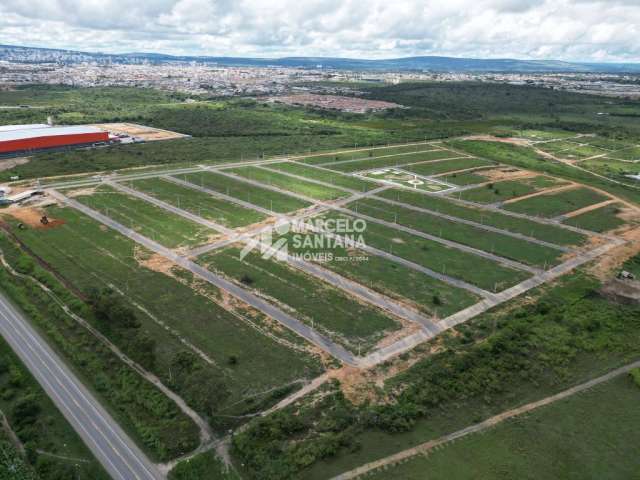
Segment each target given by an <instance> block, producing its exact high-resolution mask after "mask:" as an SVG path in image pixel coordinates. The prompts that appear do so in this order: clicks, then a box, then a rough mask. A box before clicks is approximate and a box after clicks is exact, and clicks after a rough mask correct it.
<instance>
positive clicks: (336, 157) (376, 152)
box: [299, 144, 437, 165]
mask: <svg viewBox="0 0 640 480" xmlns="http://www.w3.org/2000/svg"><path fill="white" fill-rule="evenodd" d="M435 149H437V147H435V146H433V145H428V144H417V145H407V146H400V147H384V148H372V149H370V150H352V151H347V152H342V153H328V154H326V155H314V156H310V157H305V158H302V159H300V160H299V161H300V162H303V163H311V164H315V165H317V164H321V163H329V162H340V161H343V160H367V159H371V158H376V157H384V156H388V155H400V154H403V153H417V152H426V151H431V150H435Z"/></svg>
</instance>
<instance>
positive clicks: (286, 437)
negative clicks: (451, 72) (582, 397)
mask: <svg viewBox="0 0 640 480" xmlns="http://www.w3.org/2000/svg"><path fill="white" fill-rule="evenodd" d="M597 289H598V283H597V282H596V281H594V280H593V279H591V278H589V277H586V276H584V275H583V274H575V275H573V276H572V277H570V278H568V279H566V280H565V281H564V282H562V284H561V285H558V286H557V287H556V288H554V289H549V290H548V291H546V289H545V291H544V293H542V295H541V297H540V298H539V299H538V301H537V302H535V303H528V304H523V305H521V306H520V307H518V308H516V309H515V310H514V309H509V308H504V309H503V311H502V312H497V313H494V314H485V315H483V316H481V317H479V318H478V319H476V320H475V321H473V322H472V323H471V324H468V325H465V326H462V327H459V328H458V332H459V334H458V335H447V336H446V341H445V342H446V346H447V347H448V348H447V349H446V350H444V351H442V352H441V353H437V354H435V355H431V356H429V357H427V358H425V359H424V360H420V361H419V362H418V363H417V364H415V365H414V366H413V367H412V368H410V369H409V370H407V371H406V372H404V373H402V374H400V375H398V376H396V377H394V378H393V379H392V380H391V381H390V382H388V383H387V385H385V394H386V395H389V396H390V397H391V400H387V401H386V402H383V403H381V404H363V405H360V406H355V405H353V404H351V403H350V402H349V401H347V400H345V399H344V397H343V396H342V395H341V394H340V393H339V392H336V393H334V394H333V395H328V396H325V397H324V398H323V399H322V400H320V401H318V403H316V404H315V405H313V406H311V407H307V408H305V407H303V408H302V409H301V410H300V411H299V412H298V415H295V416H294V415H291V413H292V410H291V409H289V410H285V411H282V412H280V413H278V414H276V415H272V416H270V417H267V418H263V419H259V420H256V421H254V423H253V424H252V425H251V428H249V429H248V430H246V431H244V432H242V433H240V434H237V435H236V436H235V437H234V452H235V455H236V456H237V457H238V459H239V460H240V462H242V463H243V464H244V465H245V467H246V471H247V473H248V474H249V475H250V476H251V477H252V478H273V479H276V478H290V477H292V476H302V477H304V478H326V477H327V476H329V475H333V474H337V473H339V472H340V471H341V470H343V469H346V468H350V467H353V466H355V465H356V464H360V463H363V462H364V461H367V460H373V459H375V458H379V457H380V456H382V455H385V454H390V453H394V452H395V451H397V450H398V449H400V448H401V447H408V446H412V445H413V444H415V443H418V442H417V439H418V438H419V439H420V441H425V440H428V439H429V438H435V436H439V435H442V434H445V433H449V432H450V431H453V430H455V429H457V428H461V427H463V426H466V425H467V424H469V423H471V422H473V421H478V420H480V419H482V418H484V417H486V416H489V415H490V414H494V413H497V412H499V411H501V410H503V409H504V408H506V407H508V406H513V405H514V404H520V403H525V401H526V400H527V399H535V398H539V397H540V396H542V395H544V394H545V393H551V392H553V391H557V390H559V389H561V387H562V386H565V385H566V384H567V383H573V382H576V381H578V379H579V378H581V377H584V376H585V375H587V376H590V375H593V374H595V373H596V372H597V371H602V370H606V369H607V368H610V367H611V366H613V365H617V364H618V363H619V362H620V361H624V360H623V359H626V360H627V361H628V360H630V359H633V358H637V357H638V356H639V355H640V350H639V349H638V345H637V342H635V341H634V340H633V339H634V338H637V334H638V332H639V331H640V314H639V312H638V310H637V309H635V308H631V307H626V306H621V305H616V304H612V303H609V302H608V301H607V300H605V299H604V298H602V297H600V296H599V295H598V293H597ZM294 439H295V440H294ZM338 454H340V459H339V460H332V459H333V458H334V457H335V456H336V455H338ZM323 459H324V462H322V463H321V464H320V465H316V466H315V467H314V468H313V469H311V470H309V469H308V467H309V466H311V465H314V464H315V463H316V462H318V461H320V460H323Z"/></svg>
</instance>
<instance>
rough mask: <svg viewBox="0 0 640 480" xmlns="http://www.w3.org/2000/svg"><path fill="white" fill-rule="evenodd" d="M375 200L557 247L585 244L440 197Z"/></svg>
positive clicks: (395, 193) (396, 195)
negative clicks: (447, 216)
mask: <svg viewBox="0 0 640 480" xmlns="http://www.w3.org/2000/svg"><path fill="white" fill-rule="evenodd" d="M377 196H380V197H383V198H388V199H389V200H394V201H398V202H402V203H407V204H409V205H415V206H417V207H421V208H425V209H428V210H433V211H436V212H441V213H445V214H447V215H452V216H454V217H459V218H463V219H465V220H471V221H474V222H477V223H483V224H486V225H491V226H492V227H496V228H501V229H503V230H508V231H511V232H517V233H521V234H523V235H528V236H530V237H533V238H537V239H539V240H545V241H548V242H550V243H555V244H558V245H578V244H581V243H583V242H584V241H585V237H584V236H583V235H581V234H579V233H575V232H571V231H569V230H565V229H563V228H560V227H556V226H554V225H548V224H542V223H538V222H534V221H532V220H527V219H524V218H516V217H510V216H508V215H503V214H501V213H498V212H493V211H488V210H482V209H480V208H475V207H470V206H466V205H462V204H459V203H455V202H453V201H452V200H449V199H446V198H442V197H435V196H432V195H430V196H427V195H422V194H419V193H415V192H409V191H406V190H399V189H398V190H386V191H384V192H380V193H378V194H377Z"/></svg>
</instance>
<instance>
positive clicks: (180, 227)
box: [77, 185, 216, 248]
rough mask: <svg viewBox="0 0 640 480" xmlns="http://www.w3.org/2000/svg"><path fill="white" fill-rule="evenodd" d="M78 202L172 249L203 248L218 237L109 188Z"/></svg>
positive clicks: (82, 197)
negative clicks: (202, 245) (213, 238)
mask: <svg viewBox="0 0 640 480" xmlns="http://www.w3.org/2000/svg"><path fill="white" fill-rule="evenodd" d="M77 200H78V201H80V202H82V203H83V204H85V205H87V206H88V207H91V208H93V209H94V210H98V211H100V212H102V213H104V214H105V215H106V216H108V217H110V218H112V219H114V220H115V221H117V222H119V223H121V224H123V225H125V226H127V227H129V228H131V229H133V230H135V231H137V232H139V233H141V234H142V235H145V236H147V237H149V238H151V239H153V240H155V241H156V242H158V243H160V244H162V245H164V246H165V247H169V248H177V247H191V246H194V245H198V244H202V243H205V242H207V241H208V240H209V239H210V238H211V237H212V236H213V235H215V233H216V232H214V231H212V230H210V229H208V228H206V227H204V226H202V225H199V224H197V223H194V222H192V221H190V220H187V219H186V218H183V217H181V216H179V215H175V214H173V213H171V212H168V211H166V210H163V209H162V208H160V207H156V206H155V205H152V204H150V203H148V202H145V201H144V200H140V199H138V198H135V197H132V196H130V195H127V194H126V193H121V192H119V191H117V190H115V189H113V188H112V187H109V186H107V185H101V186H99V187H98V188H97V189H96V190H95V192H94V193H93V194H92V195H81V196H78V197H77Z"/></svg>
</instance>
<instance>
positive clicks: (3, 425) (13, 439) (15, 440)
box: [0, 410, 25, 456]
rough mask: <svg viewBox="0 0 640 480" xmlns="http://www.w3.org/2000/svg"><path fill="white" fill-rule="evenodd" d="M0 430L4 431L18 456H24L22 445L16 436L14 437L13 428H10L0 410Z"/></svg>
mask: <svg viewBox="0 0 640 480" xmlns="http://www.w3.org/2000/svg"><path fill="white" fill-rule="evenodd" d="M0 428H2V430H4V432H5V433H6V434H7V437H9V440H10V441H11V443H12V444H13V446H14V447H15V448H16V450H18V452H19V453H20V455H23V456H24V455H25V449H24V445H23V443H22V441H21V440H20V439H19V438H18V435H16V432H14V431H13V428H11V425H9V420H7V417H6V416H5V414H4V413H3V412H2V411H1V410H0Z"/></svg>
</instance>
